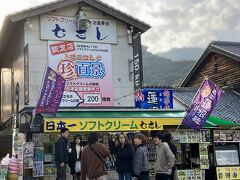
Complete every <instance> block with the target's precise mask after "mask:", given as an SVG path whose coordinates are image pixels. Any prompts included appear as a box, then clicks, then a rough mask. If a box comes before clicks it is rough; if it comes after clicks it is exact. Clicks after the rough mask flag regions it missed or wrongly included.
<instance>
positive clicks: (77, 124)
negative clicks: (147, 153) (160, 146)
mask: <svg viewBox="0 0 240 180" xmlns="http://www.w3.org/2000/svg"><path fill="white" fill-rule="evenodd" d="M180 123H181V119H180V118H45V119H44V132H59V131H60V129H61V128H63V127H66V128H68V129H69V131H70V132H83V131H141V130H162V129H163V125H177V124H180Z"/></svg>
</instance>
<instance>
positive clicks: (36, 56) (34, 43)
mask: <svg viewBox="0 0 240 180" xmlns="http://www.w3.org/2000/svg"><path fill="white" fill-rule="evenodd" d="M77 9H78V6H76V5H73V6H68V7H65V8H63V9H58V10H56V11H54V12H49V13H47V15H60V16H74V15H75V13H76V12H77ZM82 9H83V10H84V9H85V10H86V15H87V17H89V18H98V19H113V18H112V17H110V16H107V15H104V14H103V13H102V12H100V11H98V10H96V9H94V8H92V7H82ZM39 17H40V16H36V17H32V18H31V19H30V21H29V24H27V25H26V26H25V37H26V38H25V45H26V44H28V45H29V69H30V72H29V77H30V78H29V88H30V103H29V106H35V105H36V102H37V98H38V93H39V89H40V85H41V82H42V78H43V74H44V69H45V67H46V66H47V63H48V59H47V58H48V54H47V41H43V40H40V28H39V26H40V18H39ZM116 23H117V36H118V44H117V45H111V46H112V64H113V65H112V66H113V67H112V71H113V88H114V99H118V98H120V99H119V100H116V101H115V102H114V106H120V107H121V106H134V97H133V92H134V90H133V81H129V72H128V69H129V68H128V59H132V56H133V55H132V54H133V52H132V46H131V45H128V36H127V27H126V24H125V23H123V22H120V21H118V20H116ZM126 95H129V96H126ZM123 96H126V97H124V98H121V97H123Z"/></svg>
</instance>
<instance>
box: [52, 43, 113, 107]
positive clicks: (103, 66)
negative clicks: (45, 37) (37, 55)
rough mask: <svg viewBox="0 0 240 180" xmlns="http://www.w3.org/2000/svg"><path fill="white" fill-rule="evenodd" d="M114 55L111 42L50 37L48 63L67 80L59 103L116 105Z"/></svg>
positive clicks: (66, 104)
mask: <svg viewBox="0 0 240 180" xmlns="http://www.w3.org/2000/svg"><path fill="white" fill-rule="evenodd" d="M111 56H112V55H111V45H109V44H92V43H78V42H54V41H49V42H48V59H49V66H50V67H51V68H52V69H54V70H55V71H56V72H58V73H59V74H60V75H61V76H62V77H64V79H65V80H66V86H65V89H64V94H63V98H62V101H61V104H60V106H61V107H82V106H87V107H91V106H92V107H93V106H104V107H106V106H113V82H112V57H111Z"/></svg>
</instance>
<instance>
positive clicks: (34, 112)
mask: <svg viewBox="0 0 240 180" xmlns="http://www.w3.org/2000/svg"><path fill="white" fill-rule="evenodd" d="M47 68H48V64H46V65H45V68H44V73H43V78H42V82H41V86H40V88H39V91H38V98H37V103H36V106H35V108H34V109H33V118H34V117H35V114H36V107H37V105H38V101H39V99H40V96H41V92H42V91H41V90H42V87H43V84H44V80H45V76H46V73H47Z"/></svg>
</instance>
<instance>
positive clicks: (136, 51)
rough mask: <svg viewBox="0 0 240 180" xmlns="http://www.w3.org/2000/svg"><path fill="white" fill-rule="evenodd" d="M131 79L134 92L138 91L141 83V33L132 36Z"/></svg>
mask: <svg viewBox="0 0 240 180" xmlns="http://www.w3.org/2000/svg"><path fill="white" fill-rule="evenodd" d="M133 77H134V90H135V91H138V90H139V89H141V88H142V82H143V65H142V44H141V33H136V34H133Z"/></svg>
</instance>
